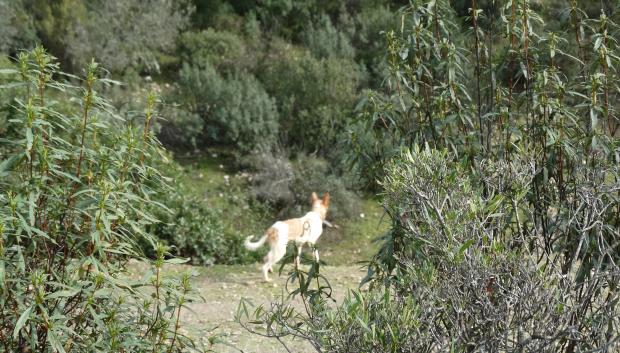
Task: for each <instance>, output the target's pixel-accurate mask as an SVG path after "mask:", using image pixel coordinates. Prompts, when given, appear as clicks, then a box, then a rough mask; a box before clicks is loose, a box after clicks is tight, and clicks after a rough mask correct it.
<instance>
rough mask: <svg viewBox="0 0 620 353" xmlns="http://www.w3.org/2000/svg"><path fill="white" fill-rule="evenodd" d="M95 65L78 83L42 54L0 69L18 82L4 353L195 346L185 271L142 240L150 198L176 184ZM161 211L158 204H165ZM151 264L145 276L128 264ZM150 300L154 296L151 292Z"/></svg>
mask: <svg viewBox="0 0 620 353" xmlns="http://www.w3.org/2000/svg"><path fill="white" fill-rule="evenodd" d="M101 73H102V72H101V70H100V69H99V68H98V66H97V65H96V64H94V63H92V64H91V65H90V66H89V67H88V70H87V75H86V77H85V78H84V79H83V82H82V85H80V86H75V85H73V84H66V83H63V82H57V81H53V78H54V77H62V76H63V75H62V74H61V73H59V72H58V71H57V64H56V63H55V62H54V61H53V59H52V58H51V57H50V56H48V55H47V54H46V53H45V51H44V50H43V49H41V48H36V49H35V50H34V51H33V52H31V53H23V54H20V56H19V65H18V69H17V70H13V71H10V70H9V71H4V70H3V71H2V72H1V73H0V75H2V76H4V75H7V74H8V75H9V79H10V80H11V83H12V84H13V86H14V87H16V88H17V90H16V91H14V93H13V94H14V96H13V97H14V99H13V100H12V101H11V102H10V104H11V105H12V106H13V107H14V108H15V109H14V110H11V111H10V113H9V114H10V116H9V124H11V125H12V127H13V128H14V129H15V131H17V132H18V133H19V135H18V136H16V137H13V136H9V137H8V138H7V139H6V140H5V139H3V140H1V143H2V145H3V147H6V148H2V149H0V151H2V157H1V158H0V161H1V162H0V336H1V337H2V339H1V340H0V347H2V350H4V351H6V352H18V351H20V352H26V351H39V352H93V351H99V352H119V351H127V352H129V351H131V352H171V351H173V350H178V351H186V350H188V351H195V350H196V347H195V346H194V344H193V343H192V342H191V341H190V340H189V339H188V338H187V337H185V336H182V335H180V334H179V326H178V325H176V324H175V322H178V321H177V320H178V317H179V315H181V314H180V313H181V307H182V306H183V305H184V303H186V302H187V301H189V300H191V298H192V295H191V293H190V288H189V279H190V277H189V275H185V276H183V277H182V278H180V279H178V280H177V279H173V278H166V277H165V276H164V275H163V274H162V273H161V269H162V266H163V264H164V262H172V263H175V262H177V263H178V262H179V261H178V259H169V260H164V257H167V251H166V249H165V247H163V246H161V245H156V246H153V247H154V248H155V253H156V255H157V256H156V260H155V262H154V263H149V262H148V261H147V260H146V259H144V257H143V256H141V253H140V249H139V248H138V246H137V243H138V242H139V241H141V240H144V241H146V242H148V243H151V244H154V243H155V239H154V238H153V237H152V235H150V234H149V233H148V232H147V231H146V230H145V227H146V226H147V225H149V224H153V223H155V222H157V221H158V220H157V219H156V218H154V217H153V215H152V214H151V213H150V212H149V211H148V208H149V207H158V205H159V204H157V203H155V202H154V201H152V199H151V197H152V196H153V195H154V194H155V193H157V192H164V190H166V189H168V188H169V187H168V186H167V184H166V178H165V177H164V176H163V175H161V174H160V173H159V172H158V171H157V170H156V169H154V168H153V167H152V165H151V163H150V161H152V160H154V159H157V158H159V157H160V155H161V152H162V151H161V149H160V148H159V146H158V144H157V141H156V140H154V139H153V138H152V134H151V133H150V123H151V121H152V120H153V119H154V118H155V117H154V115H153V114H154V104H155V99H154V97H150V98H149V99H148V103H147V107H146V110H145V114H144V119H143V123H142V125H141V126H144V129H140V128H135V127H132V126H128V125H125V124H124V122H123V119H122V117H121V116H120V115H119V114H118V113H116V112H115V111H114V109H113V108H112V107H111V106H110V104H109V103H108V102H107V101H106V100H105V98H104V97H103V96H101V95H99V94H98V90H99V89H101V88H102V86H103V85H105V84H106V81H107V80H105V79H100V74H101ZM159 206H161V205H159ZM132 259H134V260H135V259H139V260H140V261H144V262H146V263H147V266H149V267H151V268H152V270H147V271H146V272H145V273H144V275H143V276H142V277H141V278H140V279H134V278H131V277H130V276H129V275H128V274H127V272H126V265H127V263H128V261H129V260H132ZM147 293H153V295H147Z"/></svg>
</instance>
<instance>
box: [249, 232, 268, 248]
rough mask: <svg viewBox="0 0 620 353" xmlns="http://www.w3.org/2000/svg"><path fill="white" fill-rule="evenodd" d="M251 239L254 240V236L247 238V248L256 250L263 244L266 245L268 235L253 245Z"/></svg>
mask: <svg viewBox="0 0 620 353" xmlns="http://www.w3.org/2000/svg"><path fill="white" fill-rule="evenodd" d="M250 239H252V236H249V237H247V238H245V244H244V245H245V248H246V249H248V250H256V249H258V248H260V247H261V246H263V244H265V240H267V234H265V235H263V237H262V238H260V240H259V241H257V242H256V243H252V242H251V241H250Z"/></svg>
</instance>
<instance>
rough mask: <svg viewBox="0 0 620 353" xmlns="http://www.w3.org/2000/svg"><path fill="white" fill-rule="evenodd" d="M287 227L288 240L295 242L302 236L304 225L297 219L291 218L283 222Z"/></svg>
mask: <svg viewBox="0 0 620 353" xmlns="http://www.w3.org/2000/svg"><path fill="white" fill-rule="evenodd" d="M283 222H284V223H286V225H288V240H289V241H291V240H295V239H297V238H299V237H301V236H302V235H303V234H304V224H303V222H302V221H301V219H299V218H291V219H287V220H286V221H283Z"/></svg>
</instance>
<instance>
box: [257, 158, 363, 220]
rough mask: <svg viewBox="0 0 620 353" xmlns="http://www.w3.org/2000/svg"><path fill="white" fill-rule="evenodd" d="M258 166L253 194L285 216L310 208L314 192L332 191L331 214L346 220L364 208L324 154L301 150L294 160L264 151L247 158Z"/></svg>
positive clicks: (299, 213) (296, 214) (336, 218)
mask: <svg viewBox="0 0 620 353" xmlns="http://www.w3.org/2000/svg"><path fill="white" fill-rule="evenodd" d="M245 163H246V164H247V165H249V166H250V168H252V169H253V170H254V174H253V176H252V190H253V194H254V195H255V196H256V197H257V198H258V199H260V200H263V201H266V202H268V203H270V204H272V205H274V206H275V207H276V208H277V209H279V210H280V211H279V214H280V215H281V216H282V217H299V216H301V215H303V214H305V213H306V212H308V211H310V194H312V192H317V193H318V194H319V195H321V194H323V193H325V192H329V193H330V195H331V199H330V200H331V201H330V206H329V212H328V215H327V216H328V218H329V219H334V220H339V221H342V220H344V219H347V218H351V217H355V216H357V215H359V212H360V207H361V206H360V199H359V197H358V196H357V195H356V194H355V193H354V192H353V191H351V190H350V189H348V188H347V185H346V184H345V182H344V180H343V179H342V178H341V177H338V176H337V175H335V174H333V173H332V172H331V170H330V166H329V163H328V162H327V161H326V160H324V159H321V158H317V157H312V156H308V155H305V154H300V155H298V156H297V158H296V159H295V160H293V161H292V162H291V161H289V160H288V158H287V157H286V156H284V155H273V154H269V153H263V154H258V155H254V156H251V157H249V158H247V160H246V162H245Z"/></svg>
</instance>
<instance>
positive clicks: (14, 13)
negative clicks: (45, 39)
mask: <svg viewBox="0 0 620 353" xmlns="http://www.w3.org/2000/svg"><path fill="white" fill-rule="evenodd" d="M0 13H1V14H2V16H0V33H2V37H0V53H14V52H16V51H17V49H19V48H28V47H32V46H33V45H34V44H36V42H37V35H36V32H35V28H34V23H33V19H32V16H31V14H30V13H28V11H27V10H26V9H25V7H24V4H23V0H13V1H4V0H3V1H0Z"/></svg>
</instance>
